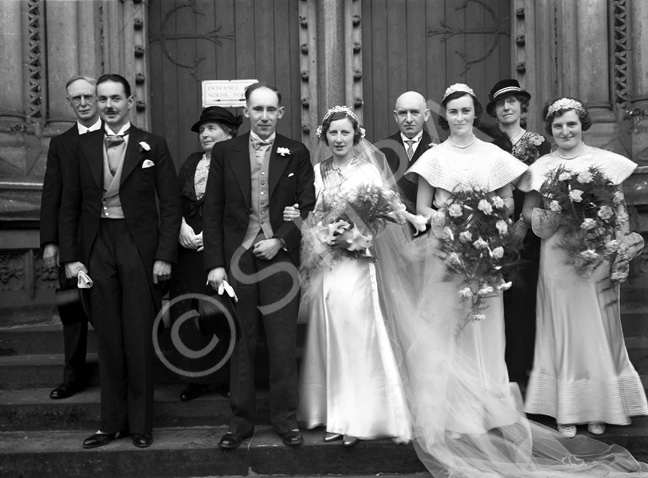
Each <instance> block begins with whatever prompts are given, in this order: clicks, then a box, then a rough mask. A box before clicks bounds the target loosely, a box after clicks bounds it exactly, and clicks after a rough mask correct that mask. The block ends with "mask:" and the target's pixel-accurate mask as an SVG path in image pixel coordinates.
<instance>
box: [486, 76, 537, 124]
mask: <svg viewBox="0 0 648 478" xmlns="http://www.w3.org/2000/svg"><path fill="white" fill-rule="evenodd" d="M510 95H522V96H526V97H527V98H528V99H531V95H530V94H529V92H527V91H525V90H523V89H522V88H521V87H520V83H519V82H518V80H514V79H508V80H500V81H498V82H497V83H495V86H493V88H491V90H490V93H488V99H489V100H490V101H489V102H488V105H486V112H487V113H488V114H489V115H490V116H494V114H493V110H494V109H495V105H496V104H497V102H498V101H499V100H501V99H502V98H505V97H507V96H510Z"/></svg>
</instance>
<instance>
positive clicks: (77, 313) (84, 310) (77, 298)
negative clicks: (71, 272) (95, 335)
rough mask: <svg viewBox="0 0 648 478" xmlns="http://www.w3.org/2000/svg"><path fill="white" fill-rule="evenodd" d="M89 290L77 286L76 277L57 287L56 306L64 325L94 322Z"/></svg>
mask: <svg viewBox="0 0 648 478" xmlns="http://www.w3.org/2000/svg"><path fill="white" fill-rule="evenodd" d="M59 273H60V272H59ZM88 292H89V290H88V289H79V288H78V287H77V281H76V279H67V280H66V281H65V282H64V283H63V286H62V287H61V288H59V289H56V291H55V299H56V307H57V309H58V313H59V317H60V318H61V322H63V325H69V324H77V323H81V322H85V321H90V322H92V320H91V317H90V304H89V303H88V295H87V294H88Z"/></svg>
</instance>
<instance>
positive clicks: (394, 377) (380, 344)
mask: <svg viewBox="0 0 648 478" xmlns="http://www.w3.org/2000/svg"><path fill="white" fill-rule="evenodd" d="M366 184H376V185H382V179H381V177H380V174H379V172H378V170H377V169H376V168H375V167H374V166H372V165H371V164H368V163H366V162H364V161H362V160H361V159H359V158H353V159H352V160H351V161H350V162H349V163H347V164H346V165H344V166H342V167H341V168H340V169H334V168H332V167H331V163H330V161H324V162H323V163H320V164H319V165H318V166H317V167H316V168H315V188H316V192H317V195H318V198H317V204H316V206H315V210H314V212H313V216H312V219H311V221H309V222H310V224H311V226H312V228H313V229H311V231H309V230H304V231H303V237H304V244H303V247H302V264H313V263H318V262H319V261H321V263H320V266H319V267H317V268H316V270H315V271H310V272H309V273H308V274H309V279H308V281H307V284H306V285H305V287H304V291H303V295H304V305H305V307H307V310H308V327H307V334H306V340H305V344H304V352H303V360H302V363H301V370H300V379H299V395H300V397H299V409H298V412H297V416H298V419H299V422H300V425H301V426H303V427H304V428H307V429H311V428H315V427H317V426H321V425H323V426H325V427H326V431H328V432H331V433H339V434H344V435H349V436H354V437H358V438H361V439H373V438H380V437H392V438H393V439H394V440H396V441H408V440H409V438H410V436H411V432H410V421H409V418H408V414H407V407H406V403H405V397H404V393H403V385H402V383H401V379H400V376H399V372H398V367H397V364H396V360H395V357H394V353H393V351H392V347H391V344H390V339H389V336H388V334H387V329H386V327H385V321H384V317H383V313H382V311H381V305H380V296H379V291H378V283H377V277H376V268H375V265H374V259H373V258H372V257H352V256H351V255H347V254H339V253H337V251H334V250H332V248H330V247H329V246H327V245H325V244H322V243H321V242H320V241H318V239H317V238H316V237H314V235H313V234H311V233H312V232H313V230H314V229H315V228H316V227H317V226H316V224H317V222H318V219H319V218H321V217H323V216H325V215H326V213H327V211H328V209H329V206H330V205H331V204H333V203H335V202H336V201H338V200H339V198H340V197H341V196H342V195H343V194H345V193H348V192H350V191H355V190H358V188H360V187H361V186H363V185H366Z"/></svg>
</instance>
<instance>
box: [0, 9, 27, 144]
mask: <svg viewBox="0 0 648 478" xmlns="http://www.w3.org/2000/svg"><path fill="white" fill-rule="evenodd" d="M21 18H22V14H21V2H20V0H6V1H2V2H0V40H1V41H0V58H2V65H3V75H2V76H3V81H1V82H0V105H2V106H1V107H0V121H1V122H2V123H3V124H2V127H1V129H0V131H1V132H10V131H11V129H12V126H11V125H10V124H7V122H11V121H14V122H15V121H22V119H24V115H25V114H24V109H23V71H22V65H23V63H24V62H23V48H22V47H23V40H22V34H23V29H22V20H21Z"/></svg>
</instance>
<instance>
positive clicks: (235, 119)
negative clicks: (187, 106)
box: [191, 106, 243, 133]
mask: <svg viewBox="0 0 648 478" xmlns="http://www.w3.org/2000/svg"><path fill="white" fill-rule="evenodd" d="M209 121H213V122H216V123H226V124H229V125H231V126H234V127H235V128H238V127H239V126H241V123H243V118H242V117H241V116H236V115H234V114H232V113H231V112H229V111H228V110H226V109H225V108H221V107H220V106H208V107H207V108H204V109H203V110H202V113H200V119H199V120H198V121H197V122H196V123H194V125H193V126H192V127H191V131H193V132H194V133H198V132H199V130H200V125H201V124H203V123H207V122H209Z"/></svg>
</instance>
